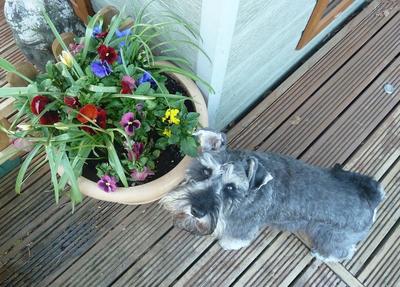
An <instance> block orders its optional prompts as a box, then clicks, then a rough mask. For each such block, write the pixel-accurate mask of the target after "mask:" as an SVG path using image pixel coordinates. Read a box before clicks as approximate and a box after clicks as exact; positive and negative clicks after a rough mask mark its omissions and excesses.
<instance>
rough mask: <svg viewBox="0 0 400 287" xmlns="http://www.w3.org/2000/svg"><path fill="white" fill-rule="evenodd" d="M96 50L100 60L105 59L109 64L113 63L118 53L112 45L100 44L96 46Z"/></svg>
mask: <svg viewBox="0 0 400 287" xmlns="http://www.w3.org/2000/svg"><path fill="white" fill-rule="evenodd" d="M97 52H98V53H99V56H100V60H102V61H103V62H104V61H107V63H109V64H110V65H111V64H112V63H114V62H115V61H116V60H117V59H118V54H117V52H116V51H115V49H114V48H112V47H107V46H106V45H100V46H99V47H98V48H97Z"/></svg>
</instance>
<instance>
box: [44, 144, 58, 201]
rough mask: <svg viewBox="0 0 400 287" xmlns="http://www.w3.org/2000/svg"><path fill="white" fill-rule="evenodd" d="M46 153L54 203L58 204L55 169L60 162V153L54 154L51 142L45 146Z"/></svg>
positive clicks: (56, 169)
mask: <svg viewBox="0 0 400 287" xmlns="http://www.w3.org/2000/svg"><path fill="white" fill-rule="evenodd" d="M46 154H47V159H48V162H49V165H50V176H51V182H52V184H53V188H54V196H55V199H56V203H57V204H58V201H59V199H60V187H59V184H58V175H57V171H58V167H59V165H60V162H61V157H62V153H61V152H59V155H58V156H56V155H55V151H54V147H53V146H52V145H51V144H49V145H48V146H46Z"/></svg>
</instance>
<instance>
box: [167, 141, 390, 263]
mask: <svg viewBox="0 0 400 287" xmlns="http://www.w3.org/2000/svg"><path fill="white" fill-rule="evenodd" d="M221 138H223V137H221ZM221 146H223V145H221ZM383 197H384V192H383V188H382V186H381V185H380V184H379V183H378V182H377V181H375V180H373V179H372V178H370V177H367V176H363V175H360V174H357V173H352V172H348V171H344V170H343V169H342V168H341V167H340V166H335V167H333V168H330V169H323V168H319V167H315V166H311V165H308V164H306V163H304V162H302V161H299V160H296V159H293V158H291V157H288V156H284V155H278V154H274V153H261V152H252V151H235V150H229V149H224V148H221V150H218V151H207V149H206V150H205V151H204V152H203V153H202V154H201V155H200V156H199V157H198V158H197V159H196V160H195V161H194V162H193V164H192V166H191V167H190V168H189V170H188V171H187V176H186V181H185V182H184V183H183V184H181V185H180V186H179V187H177V188H176V190H174V191H172V192H171V193H169V194H168V195H167V196H166V197H165V198H163V200H162V204H163V206H164V207H165V208H166V209H167V210H169V211H170V212H172V213H173V215H174V220H175V225H176V226H178V227H180V228H183V229H185V230H188V231H190V232H192V233H195V234H200V235H206V234H212V235H213V236H215V237H216V238H217V239H218V240H219V243H220V245H221V246H222V247H223V248H225V249H238V248H241V247H245V246H247V245H249V244H250V243H251V241H252V240H253V239H255V237H256V236H257V235H258V233H259V232H260V230H262V229H263V228H264V227H266V226H272V227H276V228H279V229H281V230H286V231H302V232H304V233H306V234H307V235H308V236H309V238H310V239H311V241H312V252H313V254H314V256H317V257H318V258H320V259H322V260H326V261H338V260H342V259H345V258H350V257H351V256H352V254H353V252H354V250H355V245H356V244H357V243H358V242H359V241H360V240H362V239H363V238H365V236H366V235H367V233H368V230H369V229H370V227H371V225H372V223H373V220H374V215H375V211H376V208H377V206H378V205H379V203H380V202H381V201H382V199H383Z"/></svg>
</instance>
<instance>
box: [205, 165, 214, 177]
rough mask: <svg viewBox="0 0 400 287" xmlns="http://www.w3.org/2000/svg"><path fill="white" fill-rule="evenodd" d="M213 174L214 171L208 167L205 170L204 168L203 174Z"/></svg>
mask: <svg viewBox="0 0 400 287" xmlns="http://www.w3.org/2000/svg"><path fill="white" fill-rule="evenodd" d="M211 173H212V170H211V169H210V168H207V167H205V168H203V174H204V175H205V176H207V177H208V176H210V175H211Z"/></svg>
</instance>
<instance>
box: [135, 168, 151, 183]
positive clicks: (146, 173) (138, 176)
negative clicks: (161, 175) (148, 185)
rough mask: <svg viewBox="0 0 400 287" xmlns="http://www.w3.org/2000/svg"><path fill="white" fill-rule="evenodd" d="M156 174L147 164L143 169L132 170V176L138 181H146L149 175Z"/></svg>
mask: <svg viewBox="0 0 400 287" xmlns="http://www.w3.org/2000/svg"><path fill="white" fill-rule="evenodd" d="M152 175H154V172H153V171H151V170H150V169H149V168H148V167H147V166H145V167H144V168H143V171H138V170H136V169H134V170H132V171H131V177H132V178H133V179H134V180H136V181H144V180H145V179H146V178H147V177H148V176H152Z"/></svg>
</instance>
